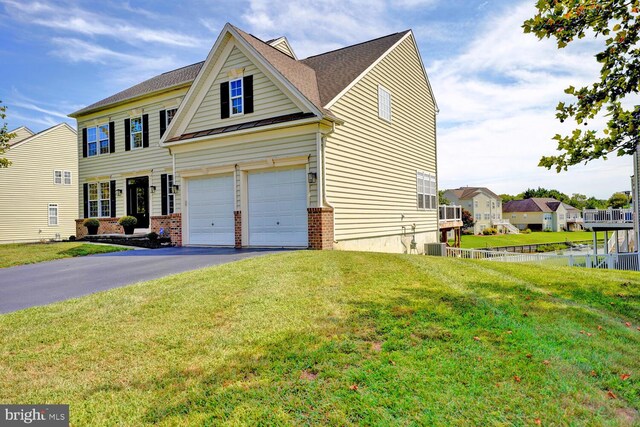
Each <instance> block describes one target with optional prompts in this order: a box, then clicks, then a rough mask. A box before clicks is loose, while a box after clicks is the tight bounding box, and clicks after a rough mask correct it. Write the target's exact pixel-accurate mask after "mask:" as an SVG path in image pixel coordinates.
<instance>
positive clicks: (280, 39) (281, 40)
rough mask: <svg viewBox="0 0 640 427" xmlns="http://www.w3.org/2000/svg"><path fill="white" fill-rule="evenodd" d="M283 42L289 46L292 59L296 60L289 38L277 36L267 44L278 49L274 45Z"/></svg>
mask: <svg viewBox="0 0 640 427" xmlns="http://www.w3.org/2000/svg"><path fill="white" fill-rule="evenodd" d="M283 42H284V43H285V44H286V45H287V47H288V48H289V52H291V54H292V55H293V59H295V60H296V61H297V60H298V55H296V53H295V52H294V50H293V47H292V46H291V43H289V40H288V39H287V37H285V36H282V37H278V38H277V39H275V40H274V41H272V42H271V43H269V46H271V47H273V48H275V49H278V48H277V47H276V46H277V45H279V44H280V43H283ZM278 50H280V49H278ZM281 52H282V51H281ZM282 53H284V52H282ZM285 55H286V53H285Z"/></svg>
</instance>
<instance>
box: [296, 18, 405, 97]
mask: <svg viewBox="0 0 640 427" xmlns="http://www.w3.org/2000/svg"><path fill="white" fill-rule="evenodd" d="M410 31H411V30H407V31H403V32H400V33H395V34H389V35H388V36H384V37H380V38H377V39H374V40H369V41H366V42H363V43H358V44H355V45H352V46H347V47H343V48H341V49H336V50H333V51H330V52H326V53H322V54H320V55H315V56H310V57H309V58H306V59H303V60H301V61H300V62H302V63H303V64H305V65H308V66H309V67H311V68H313V69H314V70H315V72H316V75H317V77H318V87H319V88H320V98H321V102H322V105H327V104H329V102H331V101H332V100H333V99H334V98H335V97H336V96H338V94H340V92H342V91H343V90H344V89H345V88H346V87H347V86H349V84H350V83H351V82H353V81H354V80H355V79H356V78H357V77H358V76H360V74H362V73H363V72H364V71H365V70H366V69H367V68H369V66H371V64H373V63H374V62H375V61H376V60H377V59H378V58H380V57H381V56H382V55H383V54H384V53H385V52H386V51H388V50H389V49H390V48H391V47H393V45H395V44H396V43H397V42H398V41H400V39H402V38H403V37H404V36H405V35H407V34H408V33H409V32H410Z"/></svg>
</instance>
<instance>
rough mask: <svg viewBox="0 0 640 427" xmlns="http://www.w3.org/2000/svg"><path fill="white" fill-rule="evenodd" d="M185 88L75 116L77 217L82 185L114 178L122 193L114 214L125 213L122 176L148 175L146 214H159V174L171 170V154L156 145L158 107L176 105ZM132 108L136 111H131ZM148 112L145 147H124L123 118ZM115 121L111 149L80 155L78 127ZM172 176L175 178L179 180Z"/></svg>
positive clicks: (81, 207)
mask: <svg viewBox="0 0 640 427" xmlns="http://www.w3.org/2000/svg"><path fill="white" fill-rule="evenodd" d="M186 91H187V88H184V89H180V90H174V91H170V92H167V93H165V94H163V95H158V96H154V97H149V98H147V99H143V100H140V101H138V102H135V103H130V104H125V105H121V106H118V107H115V108H112V109H109V110H105V111H101V112H99V113H98V114H93V115H91V116H90V118H85V117H79V118H78V163H79V173H80V176H79V179H78V180H76V181H74V183H75V184H76V185H78V188H79V191H80V193H79V194H80V199H81V200H80V205H79V206H78V211H77V212H78V218H82V217H83V215H84V212H83V209H84V205H83V203H84V201H83V200H82V198H83V192H82V185H83V184H84V183H85V182H91V181H109V180H115V181H116V189H120V190H122V195H120V196H118V195H116V216H117V217H120V216H123V215H125V214H126V207H125V203H126V178H133V177H136V176H149V186H152V185H153V186H155V187H156V191H155V193H151V192H150V193H149V195H150V205H149V206H150V212H149V213H150V217H151V216H158V215H161V214H162V206H161V203H162V199H161V197H162V191H161V181H160V179H161V175H162V174H163V173H167V174H171V173H173V165H172V158H171V155H170V154H169V150H168V149H166V148H161V147H159V146H158V142H159V141H160V114H159V112H160V110H165V109H171V108H176V107H177V105H178V104H177V102H178V101H179V100H181V99H182V97H183V96H184V95H185V94H186ZM134 109H137V110H139V111H136V112H133V110H134ZM143 114H148V115H149V147H146V148H138V149H135V150H130V151H125V139H124V138H125V128H124V120H125V119H128V118H131V117H139V116H142V115H143ZM110 121H112V122H115V153H109V154H101V155H98V156H92V157H82V129H83V128H85V127H91V126H96V125H99V124H104V123H108V122H110ZM179 179H180V177H179V176H178V177H176V181H175V182H179ZM180 195H181V192H178V193H176V195H175V206H176V209H175V212H176V213H177V212H180V210H179V208H178V207H179V206H180Z"/></svg>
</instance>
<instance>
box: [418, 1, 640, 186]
mask: <svg viewBox="0 0 640 427" xmlns="http://www.w3.org/2000/svg"><path fill="white" fill-rule="evenodd" d="M532 15H533V8H532V6H531V5H530V2H525V3H522V4H521V5H519V6H515V7H512V8H510V9H508V10H506V11H504V13H503V14H500V15H498V16H494V17H492V18H490V19H488V21H487V23H486V25H485V26H483V27H481V28H480V31H479V32H478V33H477V35H476V36H475V37H474V39H473V41H471V42H470V43H469V44H468V45H467V46H466V47H465V48H464V50H463V51H462V53H461V54H459V55H456V56H453V57H450V58H447V59H444V60H441V61H438V62H436V63H433V64H431V66H429V67H428V69H429V76H430V79H431V82H432V85H433V87H434V92H435V95H436V99H437V100H438V104H439V107H440V111H441V113H440V116H439V118H438V120H439V124H440V127H439V139H438V147H439V152H438V155H439V158H438V165H439V174H440V186H441V187H442V188H447V187H457V186H462V185H487V186H490V188H492V189H493V190H494V191H496V192H498V193H519V192H521V191H523V190H524V189H526V188H529V187H538V186H543V187H548V188H556V189H558V190H560V191H564V192H566V193H574V192H580V193H585V194H595V195H597V196H599V197H605V196H606V197H608V196H609V195H610V194H611V193H612V192H614V191H617V190H620V189H624V188H627V187H629V175H630V174H631V173H632V170H631V168H630V164H631V162H630V159H628V158H614V157H611V159H610V160H609V161H607V162H604V161H596V162H593V163H591V164H589V165H587V166H575V167H573V168H571V169H570V171H569V172H564V173H561V174H556V172H555V170H554V171H547V170H546V169H543V168H540V167H538V166H537V164H538V162H539V160H540V157H541V156H543V155H551V154H554V153H555V148H556V143H555V142H554V141H552V140H551V137H552V136H553V135H555V134H556V133H561V134H567V133H569V132H570V131H571V130H572V129H573V126H572V125H571V124H569V123H567V124H565V125H561V124H560V123H559V122H558V121H557V120H556V119H555V106H556V105H557V103H558V101H560V100H561V99H563V98H565V97H566V95H564V93H563V90H564V89H565V88H566V87H568V86H569V85H571V84H573V85H575V86H579V85H583V84H588V83H589V82H591V81H594V79H595V78H597V76H598V75H599V73H598V71H599V66H598V64H597V63H596V62H595V60H594V59H593V53H594V52H595V51H596V50H595V45H596V44H597V42H594V41H592V40H584V41H582V42H580V43H578V44H577V45H575V46H571V47H569V48H566V49H564V50H558V49H557V48H556V46H555V44H554V43H553V42H552V41H549V40H545V41H542V42H540V41H538V40H537V39H536V38H535V37H534V36H533V35H530V34H524V33H523V32H522V28H521V25H522V22H523V21H524V20H525V19H526V18H528V17H530V16H532ZM427 65H429V64H427ZM593 124H597V123H592V125H593ZM596 177H597V178H596Z"/></svg>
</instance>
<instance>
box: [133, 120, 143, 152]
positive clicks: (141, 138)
mask: <svg viewBox="0 0 640 427" xmlns="http://www.w3.org/2000/svg"><path fill="white" fill-rule="evenodd" d="M137 119H140V125H141V126H142V129H140V132H133V131H132V130H131V126H132V125H133V121H134V120H137ZM137 133H139V134H140V146H139V147H136V146H135V145H134V140H135V139H134V137H133V135H134V134H137ZM129 145H130V148H131V151H133V150H142V149H143V148H144V117H142V116H136V117H131V118H130V119H129Z"/></svg>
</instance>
